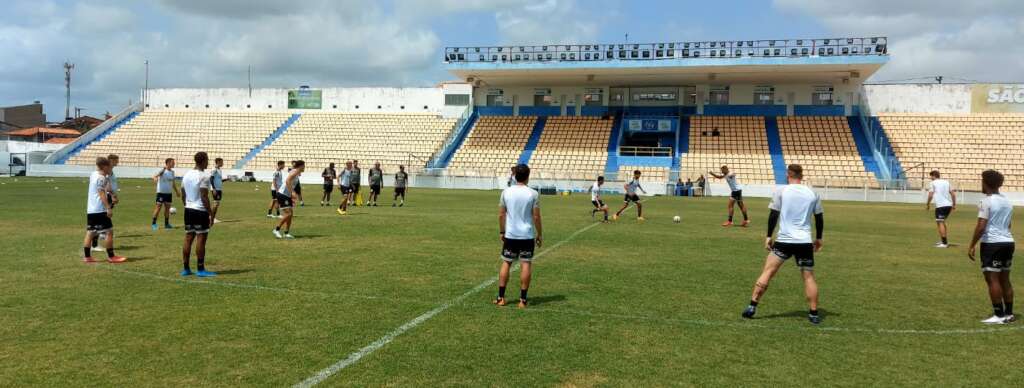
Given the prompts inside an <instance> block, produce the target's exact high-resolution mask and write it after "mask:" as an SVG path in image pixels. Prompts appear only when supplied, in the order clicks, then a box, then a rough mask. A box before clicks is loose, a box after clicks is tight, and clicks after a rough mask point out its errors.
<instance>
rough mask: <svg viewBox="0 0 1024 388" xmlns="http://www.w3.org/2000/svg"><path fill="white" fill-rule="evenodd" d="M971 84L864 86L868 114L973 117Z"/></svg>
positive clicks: (864, 103) (863, 102)
mask: <svg viewBox="0 0 1024 388" xmlns="http://www.w3.org/2000/svg"><path fill="white" fill-rule="evenodd" d="M972 86H973V85H970V84H941V85H940V84H908V85H864V87H863V92H862V95H863V101H862V103H861V108H862V109H866V111H865V114H868V115H872V116H877V115H879V114H883V113H930V114H970V113H971V88H972Z"/></svg>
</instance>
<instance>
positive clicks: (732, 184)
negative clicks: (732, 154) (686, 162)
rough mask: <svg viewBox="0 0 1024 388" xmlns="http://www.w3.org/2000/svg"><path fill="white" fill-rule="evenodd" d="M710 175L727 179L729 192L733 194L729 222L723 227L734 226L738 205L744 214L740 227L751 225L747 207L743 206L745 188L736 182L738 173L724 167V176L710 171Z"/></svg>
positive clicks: (730, 200)
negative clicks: (734, 216) (734, 211)
mask: <svg viewBox="0 0 1024 388" xmlns="http://www.w3.org/2000/svg"><path fill="white" fill-rule="evenodd" d="M708 174H711V176H713V177H715V178H717V179H722V178H725V183H728V184H729V190H730V191H732V194H730V195H729V220H728V221H725V222H724V223H722V226H724V227H730V226H732V213H733V206H734V205H736V204H739V205H740V211H741V212H743V224H741V225H740V226H743V227H746V226H747V225H750V218H748V217H747V205H744V204H743V188H742V187H740V184H739V183H738V182H736V173H734V172H730V171H729V166H722V174H715V172H714V171H708Z"/></svg>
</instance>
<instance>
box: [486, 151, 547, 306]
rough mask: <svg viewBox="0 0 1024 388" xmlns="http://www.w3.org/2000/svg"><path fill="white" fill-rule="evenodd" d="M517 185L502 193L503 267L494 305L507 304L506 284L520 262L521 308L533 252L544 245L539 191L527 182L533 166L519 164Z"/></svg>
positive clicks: (500, 218) (499, 222)
mask: <svg viewBox="0 0 1024 388" xmlns="http://www.w3.org/2000/svg"><path fill="white" fill-rule="evenodd" d="M515 170H516V184H515V185H514V186H512V187H509V188H506V189H505V190H504V191H502V192H501V204H500V210H499V211H498V233H499V235H500V236H501V242H502V248H501V258H502V260H501V269H500V270H499V271H498V297H497V298H495V299H494V304H496V305H498V306H504V305H505V304H506V302H505V286H506V285H508V277H509V272H511V270H512V263H513V262H514V261H516V260H519V261H520V267H521V269H520V271H519V308H526V305H527V303H528V302H527V292H528V291H529V289H530V279H531V277H532V275H533V268H532V267H533V265H532V263H533V251H534V250H535V249H536V248H540V247H541V245H543V238H542V237H541V236H542V235H543V228H542V227H541V219H540V194H539V193H537V191H536V190H534V189H531V188H530V187H529V186H527V185H526V184H527V183H528V182H529V181H530V167H527V166H526V165H525V164H520V165H518V166H516V168H515Z"/></svg>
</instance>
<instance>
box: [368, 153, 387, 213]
mask: <svg viewBox="0 0 1024 388" xmlns="http://www.w3.org/2000/svg"><path fill="white" fill-rule="evenodd" d="M369 181H370V202H369V203H368V204H367V205H368V206H374V207H376V206H377V198H378V197H380V186H381V185H383V184H384V171H382V170H381V169H380V163H374V164H373V168H371V169H370V177H369Z"/></svg>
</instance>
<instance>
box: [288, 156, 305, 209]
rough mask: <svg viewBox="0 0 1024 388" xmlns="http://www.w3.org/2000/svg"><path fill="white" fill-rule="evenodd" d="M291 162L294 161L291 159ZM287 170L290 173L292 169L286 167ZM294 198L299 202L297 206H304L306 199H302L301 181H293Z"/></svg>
mask: <svg viewBox="0 0 1024 388" xmlns="http://www.w3.org/2000/svg"><path fill="white" fill-rule="evenodd" d="M292 163H295V161H294V160H293V161H292ZM288 172H289V173H291V172H292V169H288ZM295 198H296V201H298V202H299V206H302V207H305V206H306V201H305V200H303V199H302V182H295Z"/></svg>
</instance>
